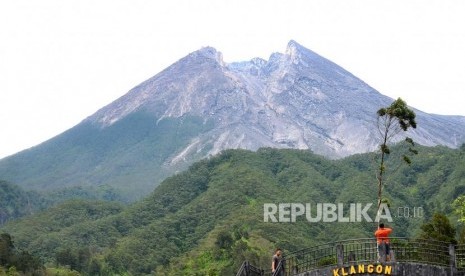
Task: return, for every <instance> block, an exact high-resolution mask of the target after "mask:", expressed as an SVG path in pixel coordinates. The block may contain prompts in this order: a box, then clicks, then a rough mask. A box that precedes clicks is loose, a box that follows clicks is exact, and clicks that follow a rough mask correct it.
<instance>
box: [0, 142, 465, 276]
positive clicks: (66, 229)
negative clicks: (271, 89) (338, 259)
mask: <svg viewBox="0 0 465 276" xmlns="http://www.w3.org/2000/svg"><path fill="white" fill-rule="evenodd" d="M406 150H407V148H406V146H405V145H403V144H399V145H397V146H396V147H394V148H393V150H392V152H393V153H392V154H391V155H390V156H389V157H388V159H389V160H387V161H388V162H387V166H389V170H388V171H389V172H390V174H389V175H387V177H386V180H385V188H384V193H383V194H384V200H385V202H388V204H389V209H390V210H391V214H392V217H393V222H392V223H389V225H391V226H392V227H393V228H394V235H395V236H406V237H421V235H424V234H425V232H427V231H429V230H428V229H430V228H431V227H429V226H428V225H433V224H434V223H437V221H440V223H443V224H446V223H449V224H450V227H449V228H448V229H452V230H451V231H449V232H450V233H449V234H447V235H446V236H447V237H445V238H444V239H445V240H448V241H455V242H457V241H458V242H463V231H462V230H463V227H462V224H461V223H459V222H458V220H459V219H460V218H463V213H461V211H460V210H462V212H463V209H465V208H464V205H463V202H465V200H463V198H460V196H462V195H464V194H465V146H462V147H461V148H459V149H449V148H446V147H432V148H428V147H417V150H418V155H416V156H415V157H414V158H413V159H412V164H411V165H404V164H402V162H401V161H398V160H400V158H399V157H400V156H401V155H402V152H404V151H406ZM376 166H377V162H376V157H375V155H374V154H373V153H367V154H358V155H354V156H350V157H347V158H344V159H340V160H329V159H326V158H324V157H321V156H318V155H315V154H313V153H311V152H310V151H300V150H278V149H271V148H262V149H259V150H258V151H256V152H251V151H246V150H227V151H224V152H222V153H221V154H219V155H217V156H214V157H211V158H209V159H205V160H202V161H200V162H197V163H195V164H193V165H192V166H191V167H190V168H189V169H188V170H186V171H184V172H181V173H178V174H176V175H174V176H172V177H169V178H167V179H166V180H165V181H163V183H162V184H161V185H160V186H158V187H157V188H156V189H155V190H154V191H153V193H151V194H150V195H148V196H147V197H146V198H144V199H142V200H140V201H138V202H135V203H133V204H130V205H124V204H122V203H119V202H118V201H117V199H118V196H117V195H112V194H111V193H109V194H105V196H97V197H96V196H95V195H92V196H89V197H88V198H86V196H81V197H80V199H73V200H66V201H64V202H58V201H56V200H55V201H54V200H48V201H47V200H45V199H43V198H42V197H41V196H31V195H33V193H32V192H25V191H22V190H19V189H18V188H17V187H16V186H15V185H14V184H11V183H5V182H2V183H1V184H2V185H1V186H0V187H1V189H2V193H1V196H2V201H1V206H0V207H1V210H2V212H3V213H4V215H3V217H4V218H8V220H9V221H8V222H7V223H5V224H4V225H3V226H1V228H0V233H1V232H3V233H4V234H3V236H2V237H3V238H2V239H4V240H7V235H8V237H10V245H11V246H9V247H8V248H13V247H14V248H15V251H14V252H16V253H15V254H19V252H23V253H24V254H27V256H30V259H31V260H34V262H32V261H31V263H34V264H35V265H36V264H37V262H35V261H40V264H41V265H42V266H43V269H48V271H49V272H48V273H49V275H54V274H53V271H60V272H61V273H62V274H59V275H66V273H68V275H79V274H81V275H114V274H120V275H150V274H156V275H232V274H234V272H235V271H236V270H237V268H238V267H239V266H240V264H241V262H242V261H243V260H245V259H247V260H249V261H251V262H252V263H255V264H257V265H260V266H262V267H268V266H269V259H270V256H271V254H272V251H273V248H275V247H280V248H283V249H284V251H285V252H291V251H295V250H298V249H302V248H305V247H309V246H313V245H317V244H321V243H324V242H329V241H335V240H341V239H348V238H362V237H372V234H373V231H374V229H375V228H376V224H375V223H374V222H368V221H359V222H351V223H350V227H347V223H342V222H341V223H338V222H334V223H329V222H309V221H307V220H306V219H305V217H299V218H297V219H296V221H295V222H292V223H279V222H277V223H273V222H265V221H264V204H265V203H273V204H279V203H303V204H305V203H310V204H317V203H342V204H346V205H347V206H348V205H349V204H350V203H361V204H369V203H374V204H376V200H377V198H376V196H377V183H376V178H375V173H374V172H375V171H376ZM128 185H129V186H130V183H128ZM56 198H58V197H56ZM457 198H458V199H457ZM102 199H106V200H102ZM454 201H455V203H454ZM406 210H409V212H408V213H407V214H406V212H405V211H406ZM5 214H6V215H5ZM440 214H445V215H440ZM4 221H5V222H6V219H4ZM441 221H442V222H441ZM428 227H429V228H428ZM433 228H434V227H433ZM7 233H8V234H7ZM451 235H452V236H453V237H451ZM438 238H442V236H440V235H438ZM446 238H447V239H446ZM0 245H1V244H0ZM5 252H6V251H5ZM8 252H10V251H8ZM11 252H13V251H11ZM11 252H10V253H11ZM1 254H3V253H2V252H0V258H1V256H2V255H1ZM5 254H6V255H8V254H7V253H5ZM5 254H4V255H5ZM6 255H5V256H6ZM10 255H11V254H10ZM0 261H2V260H1V259H0ZM0 266H1V267H3V268H4V269H0V275H2V271H4V272H3V273H7V270H8V269H9V268H11V267H13V266H12V265H11V264H9V263H7V262H6V261H4V262H3V263H0ZM35 268H36V271H37V270H40V269H39V268H38V266H37V265H36V266H35ZM15 269H18V268H17V267H15ZM22 271H26V269H23V270H22ZM51 271H52V272H51ZM29 273H30V272H29ZM35 273H38V272H35ZM57 273H58V272H57ZM72 273H75V274H72ZM31 275H32V274H31Z"/></svg>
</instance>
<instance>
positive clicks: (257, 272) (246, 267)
mask: <svg viewBox="0 0 465 276" xmlns="http://www.w3.org/2000/svg"><path fill="white" fill-rule="evenodd" d="M263 275H265V271H264V270H263V269H260V268H258V267H255V266H253V265H251V264H250V263H249V262H248V261H245V262H243V263H242V266H241V268H240V269H239V271H238V272H237V274H236V276H263Z"/></svg>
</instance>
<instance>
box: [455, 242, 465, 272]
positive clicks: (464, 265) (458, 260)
mask: <svg viewBox="0 0 465 276" xmlns="http://www.w3.org/2000/svg"><path fill="white" fill-rule="evenodd" d="M455 266H456V267H457V270H458V271H461V272H463V273H464V275H465V244H459V245H457V246H456V248H455Z"/></svg>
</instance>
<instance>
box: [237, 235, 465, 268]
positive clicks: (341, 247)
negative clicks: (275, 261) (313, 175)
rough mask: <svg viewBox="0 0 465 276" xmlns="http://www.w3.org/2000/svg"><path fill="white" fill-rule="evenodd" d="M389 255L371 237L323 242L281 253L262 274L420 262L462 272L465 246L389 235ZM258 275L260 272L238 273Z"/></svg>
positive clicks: (464, 266) (464, 265)
mask: <svg viewBox="0 0 465 276" xmlns="http://www.w3.org/2000/svg"><path fill="white" fill-rule="evenodd" d="M390 249H391V253H390V256H389V258H387V259H386V257H385V256H384V255H383V254H382V253H381V254H380V252H378V251H379V249H378V244H377V243H376V239H374V238H365V239H351V240H343V241H338V242H331V243H326V244H322V245H318V246H314V247H311V248H307V249H303V250H299V251H295V252H292V253H289V254H284V257H283V260H282V261H281V262H280V263H279V265H278V268H277V270H276V271H275V273H274V274H272V273H271V271H268V272H267V273H265V274H262V275H273V276H281V275H285V276H288V275H295V274H298V273H301V272H306V271H311V270H315V269H320V268H325V267H329V266H339V267H342V266H349V265H352V264H356V263H358V264H360V263H376V262H381V263H384V262H386V260H387V261H388V262H400V263H423V264H429V265H435V266H440V267H448V268H452V269H454V270H455V271H458V272H464V273H465V245H464V244H460V245H451V244H449V243H446V242H440V241H435V240H422V239H410V238H398V237H393V238H390ZM241 275H260V274H241Z"/></svg>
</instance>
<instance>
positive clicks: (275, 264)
mask: <svg viewBox="0 0 465 276" xmlns="http://www.w3.org/2000/svg"><path fill="white" fill-rule="evenodd" d="M281 258H282V250H281V249H280V248H276V250H275V253H274V255H273V259H272V261H271V272H273V273H274V272H275V271H276V269H277V268H278V265H279V262H280V261H281Z"/></svg>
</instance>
